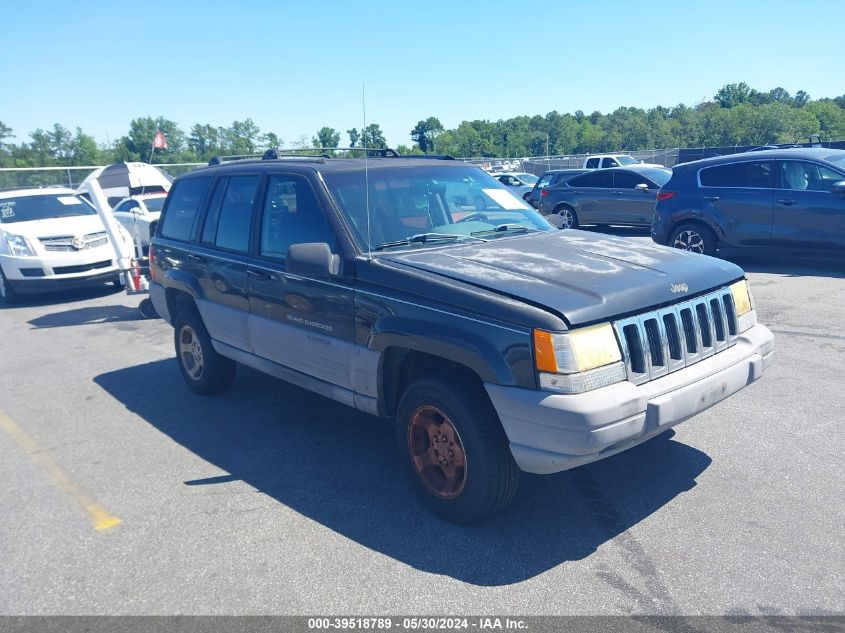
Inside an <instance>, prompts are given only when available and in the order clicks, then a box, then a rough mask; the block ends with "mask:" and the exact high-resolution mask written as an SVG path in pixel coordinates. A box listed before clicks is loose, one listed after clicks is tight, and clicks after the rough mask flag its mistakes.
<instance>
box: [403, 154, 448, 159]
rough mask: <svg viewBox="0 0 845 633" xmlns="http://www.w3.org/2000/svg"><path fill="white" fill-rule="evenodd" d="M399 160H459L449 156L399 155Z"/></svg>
mask: <svg viewBox="0 0 845 633" xmlns="http://www.w3.org/2000/svg"><path fill="white" fill-rule="evenodd" d="M399 158H427V159H429V160H457V159H456V158H455V157H454V156H449V154H399Z"/></svg>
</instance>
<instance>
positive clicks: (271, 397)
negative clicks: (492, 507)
mask: <svg viewBox="0 0 845 633" xmlns="http://www.w3.org/2000/svg"><path fill="white" fill-rule="evenodd" d="M238 372H239V375H238V379H237V381H236V383H235V386H234V388H233V389H232V390H231V391H230V392H228V393H227V394H225V395H223V396H218V397H214V398H202V397H199V396H195V395H193V394H192V393H191V392H189V390H188V388H187V387H186V386H185V385H184V384H183V383H182V379H181V377H180V375H179V370H178V368H177V366H176V361H175V360H161V361H157V362H153V363H149V364H145V365H138V366H134V367H128V368H125V369H121V370H118V371H115V372H110V373H106V374H102V375H100V376H98V377H96V378H95V381H96V383H97V384H98V385H100V386H101V387H102V388H103V389H104V390H105V391H107V392H108V393H109V394H111V395H112V396H113V397H114V398H116V399H117V400H118V401H120V402H121V403H123V404H124V405H125V406H126V407H127V408H128V409H130V410H131V411H133V412H135V413H136V414H138V415H139V416H140V417H141V418H143V419H144V420H145V421H146V422H147V423H149V424H151V425H152V426H154V427H155V428H157V429H159V430H160V431H162V432H163V433H165V434H166V435H168V436H170V437H171V438H172V439H173V440H174V441H175V442H177V443H179V444H181V445H182V446H184V447H185V448H187V449H188V450H190V451H192V452H193V453H195V454H196V455H198V456H199V457H201V458H202V459H204V460H206V461H208V462H210V463H212V464H214V465H215V466H216V467H217V468H220V469H222V470H224V471H225V472H227V473H230V475H224V476H220V475H219V472H218V471H217V470H216V469H210V470H211V472H210V473H209V477H207V478H198V479H196V478H194V479H192V480H190V481H185V480H183V479H174V481H173V482H172V485H173V486H185V485H189V486H198V485H216V484H219V483H224V482H227V481H232V480H237V479H240V480H243V481H244V482H246V483H247V484H249V485H250V486H253V487H255V488H256V489H257V490H259V491H260V492H263V493H264V494H266V495H269V496H270V497H272V498H273V499H276V500H278V501H279V502H280V503H282V504H285V505H286V506H289V507H290V508H292V509H293V510H295V511H296V512H298V513H300V514H302V515H304V516H306V517H308V518H310V519H312V520H313V521H317V522H319V523H321V524H323V525H325V526H326V527H328V528H329V529H331V530H334V531H335V532H337V533H339V534H341V535H343V536H345V537H347V538H349V539H352V540H354V541H356V542H357V543H360V544H361V545H363V546H365V547H368V548H371V549H373V550H375V551H377V552H380V553H382V554H384V555H385V556H390V557H392V558H394V559H396V560H398V561H400V562H402V563H404V564H406V565H410V566H412V567H414V568H417V569H420V570H423V571H427V572H430V573H434V574H443V575H446V576H450V577H452V578H456V579H458V580H461V581H464V582H468V583H472V584H476V585H484V586H493V585H506V584H510V583H515V582H520V581H522V580H525V579H528V578H532V577H534V576H536V575H538V574H541V573H543V572H544V571H547V570H549V569H551V568H553V567H556V566H557V565H560V564H561V563H564V562H566V561H569V560H577V559H581V558H584V557H586V556H589V555H590V554H591V553H593V552H594V551H595V550H596V548H598V547H599V546H601V545H602V544H603V543H605V542H607V541H609V540H611V539H613V538H614V537H615V536H617V535H618V534H620V533H622V532H624V531H625V530H627V529H628V528H630V527H631V526H633V525H635V524H637V523H638V522H639V521H641V520H643V519H644V518H646V517H648V516H649V515H650V514H652V513H654V512H656V511H657V510H659V509H660V508H661V507H663V506H664V505H665V504H667V503H668V502H670V501H671V500H672V499H674V498H675V497H676V496H678V495H679V494H682V493H683V492H684V491H686V490H689V489H691V488H692V487H693V486H695V478H696V477H697V476H698V475H699V474H700V473H701V472H702V471H704V470H705V469H706V468H707V466H708V465H709V463H710V458H709V457H708V456H707V455H705V454H704V453H702V452H700V451H698V450H696V449H694V448H691V447H689V446H686V445H684V444H681V443H679V442H676V441H671V437H672V435H673V433H672V432H671V431H670V432H668V433H664V434H663V435H662V436H660V437H659V438H656V439H655V440H653V441H651V442H648V443H646V444H644V445H641V446H639V447H637V448H634V449H631V450H629V451H626V452H625V453H622V454H620V455H617V456H615V457H612V458H609V459H607V460H604V461H602V462H599V463H597V464H592V465H589V466H584V467H581V468H578V469H575V470H573V471H569V472H564V473H559V474H557V475H550V476H542V477H541V476H533V475H525V476H524V477H523V479H522V482H521V484H520V489H519V491H518V493H517V497H516V499H515V501H514V503H513V504H512V505H511V506H510V507H509V508H508V509H507V510H506V511H505V512H504V513H503V514H501V515H500V516H498V517H496V518H495V519H493V520H491V521H490V522H488V523H486V524H483V525H480V526H471V527H462V526H456V525H452V524H450V523H447V522H444V521H442V520H440V519H438V518H437V517H435V516H433V515H432V514H430V513H429V512H428V511H427V510H426V509H425V508H424V507H423V506H422V504H421V503H419V502H418V501H417V500H416V499H415V498H414V496H413V492H412V489H411V488H410V484H409V482H408V481H407V480H406V479H405V476H406V475H405V471H404V470H403V468H402V464H401V463H400V459H399V457H398V450H397V449H396V447H395V445H394V441H393V433H392V432H391V429H390V423H389V422H387V421H384V420H382V419H379V418H374V417H371V416H369V415H365V414H363V413H360V412H357V411H355V410H353V409H350V408H347V407H344V406H342V405H339V404H336V403H334V402H333V401H331V400H328V399H326V398H322V397H320V396H317V395H313V394H311V393H310V392H307V391H304V390H302V389H299V388H297V387H293V386H290V385H288V384H286V383H283V382H280V381H277V380H275V379H273V378H270V377H268V376H265V375H263V374H260V373H258V372H255V371H252V370H250V369H245V368H243V367H240V366H239V367H238ZM619 546H620V547H622V548H631V547H633V548H638V547H639V545H638V544H637V543H636V541H634V540H633V539H625V540H623V541H622V542H621V543H620V545H619Z"/></svg>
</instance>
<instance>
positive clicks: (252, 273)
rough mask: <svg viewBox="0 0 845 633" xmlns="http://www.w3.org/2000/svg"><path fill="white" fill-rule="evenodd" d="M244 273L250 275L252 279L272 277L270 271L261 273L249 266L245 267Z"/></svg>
mask: <svg viewBox="0 0 845 633" xmlns="http://www.w3.org/2000/svg"><path fill="white" fill-rule="evenodd" d="M246 275H247V277H252V278H253V279H258V280H259V281H270V280H271V279H272V278H273V277H272V276H271V275H270V273H263V272H261V271H259V270H252V269H251V268H249V269H247V271H246Z"/></svg>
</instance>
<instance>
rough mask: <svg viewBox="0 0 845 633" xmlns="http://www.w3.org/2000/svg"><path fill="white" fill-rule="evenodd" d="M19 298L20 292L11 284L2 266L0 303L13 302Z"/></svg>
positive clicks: (0, 272)
mask: <svg viewBox="0 0 845 633" xmlns="http://www.w3.org/2000/svg"><path fill="white" fill-rule="evenodd" d="M17 300H18V293H17V292H15V289H14V288H12V286H10V285H9V280H8V279H6V275H5V274H3V269H2V268H0V304H4V303H5V304H12V303H15V302H16V301H17Z"/></svg>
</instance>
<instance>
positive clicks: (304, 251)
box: [285, 242, 340, 277]
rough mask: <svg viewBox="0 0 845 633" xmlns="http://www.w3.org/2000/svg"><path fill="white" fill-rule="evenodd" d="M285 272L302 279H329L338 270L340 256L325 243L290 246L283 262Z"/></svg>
mask: <svg viewBox="0 0 845 633" xmlns="http://www.w3.org/2000/svg"><path fill="white" fill-rule="evenodd" d="M285 267H286V268H287V271H288V272H289V273H291V274H293V275H302V276H303V277H331V276H332V275H336V274H337V273H338V271H339V270H340V256H339V255H335V254H334V253H332V251H331V249H330V248H329V245H328V244H326V243H325V242H310V243H307V244H291V245H290V246H289V247H288V257H287V260H286V262H285Z"/></svg>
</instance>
